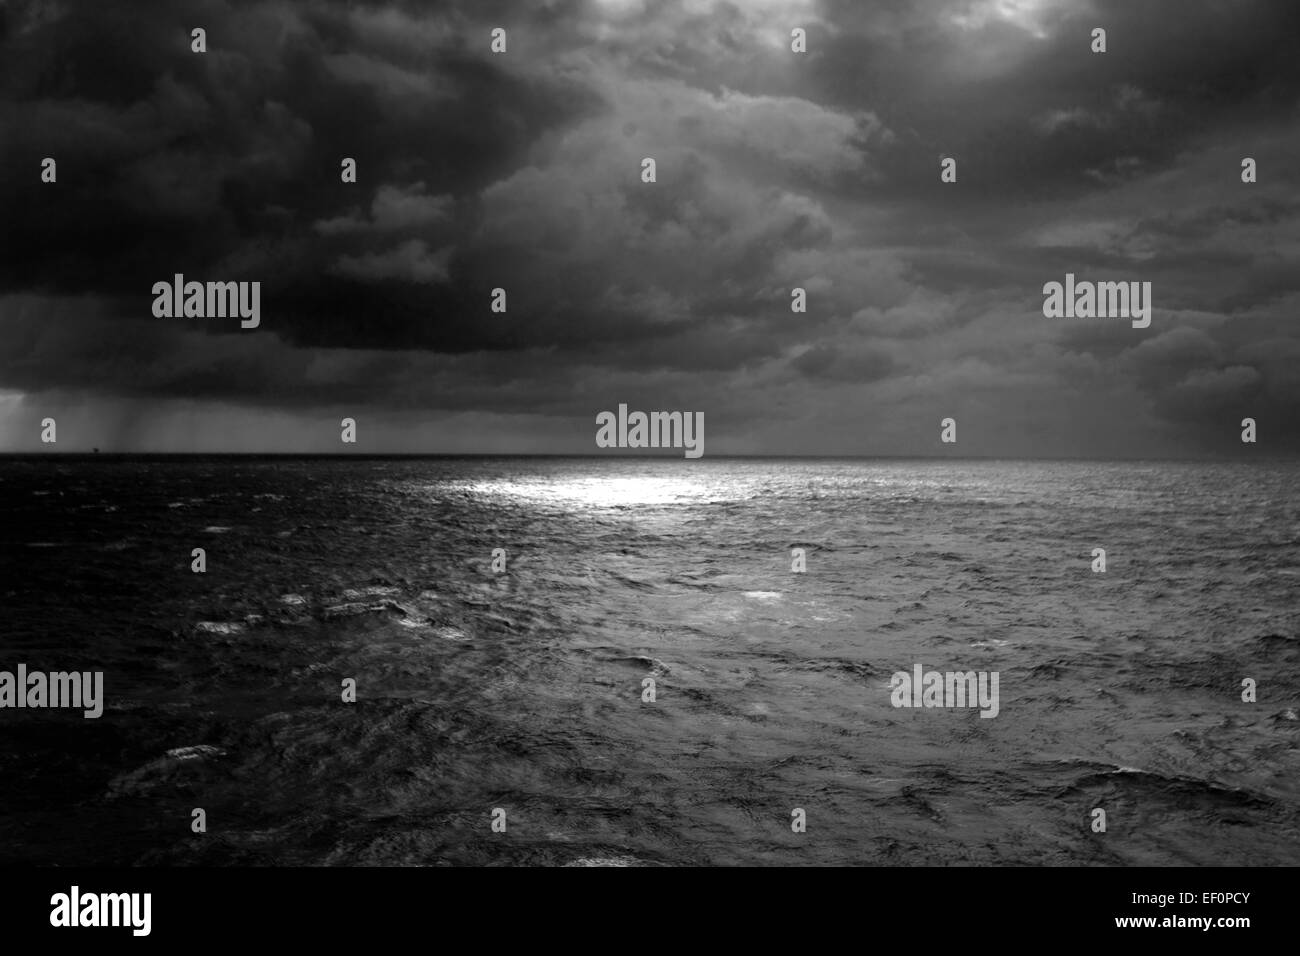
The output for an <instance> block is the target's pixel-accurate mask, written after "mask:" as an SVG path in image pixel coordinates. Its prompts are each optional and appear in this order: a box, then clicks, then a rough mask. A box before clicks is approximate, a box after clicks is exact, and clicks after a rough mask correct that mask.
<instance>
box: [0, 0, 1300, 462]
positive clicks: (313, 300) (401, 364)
mask: <svg viewBox="0 0 1300 956" xmlns="http://www.w3.org/2000/svg"><path fill="white" fill-rule="evenodd" d="M0 17H2V18H3V19H2V21H0V81H2V83H0V89H2V90H3V96H2V98H0V143H3V146H2V147H0V174H2V177H3V178H0V203H2V204H3V208H5V210H6V212H7V217H8V228H6V230H4V231H3V234H0V344H2V345H3V346H4V348H3V351H2V352H0V355H2V356H3V357H2V358H0V393H3V391H4V390H6V389H8V390H17V391H19V392H22V393H24V394H27V395H41V394H43V393H49V394H55V393H57V394H58V395H61V396H65V397H69V401H71V400H72V397H75V396H93V397H94V398H95V400H96V401H104V402H112V401H114V400H115V399H118V398H120V399H122V400H123V401H131V402H134V403H135V404H133V405H132V408H133V411H132V412H131V415H130V416H129V417H130V419H131V421H132V422H135V421H137V419H140V418H142V417H143V418H147V416H148V410H147V405H145V404H141V403H147V402H148V401H150V400H156V401H158V402H179V401H181V400H192V401H197V402H210V403H222V407H223V408H224V407H227V406H232V405H237V406H243V407H245V408H249V409H254V408H263V409H267V410H268V416H270V415H271V412H272V411H274V412H275V414H279V413H280V412H281V411H283V412H284V414H286V415H289V414H292V415H310V414H313V410H319V409H324V408H326V407H330V408H333V407H335V406H336V405H338V404H339V403H343V404H346V405H347V407H355V408H366V409H371V410H374V411H375V412H376V413H377V414H381V413H383V412H384V411H385V410H387V411H389V412H391V413H392V414H393V415H397V414H398V413H399V412H402V411H404V410H405V411H410V412H411V413H412V414H420V413H423V414H426V415H433V414H435V413H437V414H441V413H455V414H467V415H475V414H477V415H485V416H493V415H495V416H499V417H498V419H497V420H498V421H500V422H501V423H502V425H501V427H502V429H505V431H503V432H502V433H501V434H500V435H496V436H494V438H493V441H494V442H496V444H494V445H493V447H494V449H496V450H502V447H498V446H504V447H505V448H508V447H509V446H510V441H511V440H512V436H513V438H514V439H518V440H519V442H518V443H519V444H520V447H524V446H525V445H526V446H527V447H530V448H531V447H534V445H533V444H532V441H533V435H534V433H537V434H540V433H542V432H543V430H544V426H542V425H540V424H535V425H532V426H521V425H520V422H521V421H524V420H527V419H528V418H529V417H530V416H531V417H532V418H533V419H534V420H537V419H539V418H543V417H546V416H550V417H563V418H564V420H565V422H566V423H567V422H569V421H570V419H571V420H572V421H573V422H580V421H581V422H585V421H586V420H588V419H590V418H591V416H592V415H593V414H594V412H595V411H596V410H599V409H601V408H607V407H614V405H616V404H617V402H619V401H623V400H627V401H631V402H633V403H634V404H635V403H638V402H639V403H641V404H642V405H645V406H647V407H649V406H658V407H674V408H680V407H697V408H700V409H702V410H704V411H706V413H708V414H709V415H710V416H711V418H710V422H711V426H710V430H711V432H712V433H713V434H714V435H716V436H718V437H717V439H716V440H712V439H711V442H713V441H716V442H717V444H714V446H713V447H717V448H719V450H723V449H725V448H727V444H726V442H727V441H728V436H730V440H731V441H733V442H734V444H733V445H732V446H731V447H732V448H734V450H741V451H775V452H780V451H789V452H834V451H836V450H846V451H863V450H876V451H896V452H898V453H908V452H915V451H918V450H929V449H930V447H931V445H932V444H933V438H934V436H933V434H931V433H932V432H933V430H934V425H935V422H936V421H937V418H936V415H942V414H948V413H950V412H953V411H954V410H961V412H962V414H970V415H977V416H980V417H981V418H983V419H984V420H985V425H982V426H981V427H979V428H976V429H973V430H972V429H968V430H965V432H964V433H965V434H968V435H970V434H980V435H984V436H987V439H988V442H989V445H988V447H987V448H984V449H982V450H983V451H985V452H987V453H992V454H1033V453H1035V452H1036V451H1042V450H1043V449H1050V452H1051V453H1058V454H1059V453H1061V450H1062V449H1066V450H1069V449H1070V448H1071V446H1070V444H1069V441H1070V440H1069V439H1068V438H1067V437H1062V435H1061V433H1060V431H1059V429H1058V427H1057V426H1058V424H1059V421H1060V419H1061V416H1066V418H1067V419H1068V417H1069V410H1070V409H1071V408H1078V407H1081V406H1083V405H1086V406H1087V407H1088V408H1089V409H1090V411H1089V418H1088V426H1087V428H1086V429H1082V430H1081V431H1080V433H1079V439H1078V440H1079V445H1078V447H1077V449H1076V450H1078V451H1080V452H1083V453H1117V454H1130V453H1148V452H1154V453H1184V452H1186V453H1195V452H1197V451H1199V450H1204V449H1207V448H1221V447H1222V439H1223V436H1224V435H1225V434H1227V435H1229V436H1230V437H1231V430H1230V429H1226V428H1225V426H1224V425H1223V422H1224V421H1228V420H1230V419H1232V416H1233V415H1237V416H1238V417H1240V415H1242V414H1249V413H1251V410H1253V411H1254V412H1255V413H1257V414H1258V415H1259V416H1261V417H1262V419H1263V418H1267V419H1268V420H1269V423H1270V425H1269V432H1268V433H1269V434H1270V436H1273V437H1274V438H1275V440H1277V439H1284V440H1285V441H1287V442H1290V443H1291V447H1292V449H1295V448H1297V447H1300V434H1298V433H1297V426H1295V425H1293V424H1292V422H1293V421H1294V419H1295V414H1294V413H1295V410H1296V408H1297V406H1298V405H1300V394H1298V393H1297V376H1296V373H1295V372H1294V368H1295V363H1294V362H1293V361H1288V360H1284V359H1286V358H1291V357H1294V355H1295V354H1297V351H1298V350H1300V349H1298V347H1297V342H1298V341H1300V338H1298V337H1297V333H1296V332H1295V330H1294V322H1293V319H1294V311H1295V307H1296V304H1297V302H1298V301H1300V269H1297V265H1298V263H1297V261H1296V260H1297V255H1298V253H1300V228H1297V227H1298V225H1300V216H1297V213H1298V212H1300V203H1297V202H1296V199H1295V196H1296V195H1297V186H1300V173H1298V172H1297V171H1296V169H1295V167H1294V163H1293V161H1292V160H1293V157H1294V155H1295V154H1296V150H1297V148H1300V133H1297V131H1296V129H1297V128H1296V126H1295V122H1294V119H1295V115H1296V114H1295V109H1296V103H1297V102H1300V57H1297V56H1296V55H1295V54H1296V52H1297V46H1298V45H1300V44H1298V43H1297V40H1296V37H1297V36H1300V29H1298V28H1300V7H1296V6H1295V5H1294V4H1284V3H1267V2H1246V3H1240V4H1234V5H1218V4H1203V5H1202V4H1197V5H1188V4H1185V3H1179V2H1174V0H1155V2H1147V3H1141V4H1134V3H1128V2H1120V0H1105V2H1092V3H1082V2H1064V0H915V2H902V0H897V2H881V3H870V4H866V3H859V2H851V0H824V2H817V0H749V2H746V3H731V2H725V0H659V2H650V0H571V2H545V3H529V4H521V3H517V2H504V0H492V2H468V0H465V2H450V3H435V4H426V3H414V2H412V3H342V2H333V0H313V2H304V3H285V2H255V3H238V4H236V3H223V2H215V0H212V2H209V0H183V2H177V3H108V4H93V5H74V4H70V3H61V2H56V0H43V2H36V0H32V2H17V3H8V4H5V5H3V6H0ZM196 26H202V27H204V28H205V29H206V30H207V42H208V49H209V52H208V53H207V54H205V55H201V56H200V55H196V54H193V53H191V52H190V49H189V43H190V39H189V34H190V30H191V29H192V28H194V27H196ZM496 26H501V27H505V28H506V29H507V30H508V31H509V41H508V42H509V52H508V53H507V54H505V55H494V54H492V53H490V52H489V49H488V42H489V31H490V30H491V28H493V27H496ZM793 26H802V27H805V28H806V29H807V32H808V37H809V52H808V53H807V54H806V55H794V54H792V53H791V52H790V49H789V40H790V28H791V27H793ZM1094 26H1103V27H1105V28H1106V29H1107V31H1108V45H1109V51H1108V52H1107V53H1106V54H1105V55H1104V56H1097V55H1094V54H1092V53H1091V52H1090V51H1089V31H1090V30H1091V28H1092V27H1094ZM1247 155H1249V156H1253V157H1255V158H1256V159H1257V160H1258V162H1259V170H1260V182H1259V183H1257V184H1253V185H1244V184H1242V183H1241V182H1240V178H1239V174H1240V161H1241V158H1242V157H1243V156H1247ZM44 156H53V157H55V158H56V159H57V160H58V163H59V181H58V183H57V184H56V185H44V184H41V183H40V182H39V178H38V177H39V166H40V160H41V159H42V157H44ZM345 156H348V157H354V158H356V160H357V165H358V174H359V176H358V178H359V181H358V182H357V183H356V184H345V183H342V182H340V179H339V171H340V166H339V163H340V160H341V159H342V158H343V157H345ZM647 156H652V157H654V158H655V160H656V162H657V167H658V169H657V173H658V181H657V182H656V183H655V184H653V185H647V184H644V183H642V182H641V180H640V172H641V169H640V163H641V160H642V159H643V158H644V157H647ZM942 156H953V157H955V158H956V159H957V160H958V169H959V178H958V182H957V183H955V184H942V183H940V182H939V179H938V173H939V160H940V157H942ZM178 272H179V273H183V274H185V276H186V277H187V278H190V279H199V280H206V279H221V280H258V281H260V282H261V283H262V287H263V288H262V315H263V319H262V324H261V326H260V327H259V329H258V330H257V331H256V332H255V333H245V332H241V331H240V330H239V328H238V323H231V322H229V321H223V320H219V319H218V320H200V319H154V318H152V316H151V312H150V307H151V304H152V294H151V291H150V290H151V288H152V285H153V283H154V282H156V281H159V280H170V278H171V276H172V275H173V274H174V273H178ZM1067 272H1073V273H1075V274H1076V275H1078V276H1079V277H1080V278H1093V279H1106V280H1133V281H1150V282H1151V283H1152V285H1153V288H1154V299H1155V313H1154V319H1153V323H1152V326H1151V327H1150V328H1149V329H1145V330H1137V329H1132V328H1130V327H1129V326H1128V324H1127V323H1126V322H1114V321H1112V322H1106V321H1100V320H1099V321H1092V322H1089V321H1086V320H1084V321H1067V320H1048V319H1045V318H1043V316H1042V315H1041V305H1042V292H1041V290H1042V286H1043V284H1044V283H1045V282H1048V281H1054V280H1055V281H1059V280H1060V279H1062V278H1063V276H1064V274H1065V273H1067ZM795 286H798V287H801V288H804V289H806V290H807V294H808V303H809V307H808V311H807V312H806V313H792V312H791V311H790V290H791V289H792V288H793V287H795ZM495 288H504V289H505V290H506V293H507V296H508V312H507V313H506V314H504V315H502V314H496V313H493V312H492V311H491V310H490V301H491V296H492V291H493V289H495ZM1261 342H1267V343H1269V347H1268V348H1261V347H1260V343H1261ZM2 397H3V396H2V395H0V398H2ZM690 403H694V405H693V406H692V405H691V404H690ZM866 406H869V407H871V408H873V409H874V410H875V411H876V414H875V415H874V416H873V418H872V422H871V424H870V425H868V426H867V427H868V428H870V429H874V430H875V431H874V432H872V433H871V434H870V435H867V436H865V437H864V434H863V432H862V428H863V426H862V424H861V421H860V415H859V414H858V412H857V409H859V408H861V407H866ZM945 409H946V410H947V411H945ZM1243 410H1244V411H1243ZM158 414H159V415H162V414H163V413H162V412H161V411H160V412H159V413H158ZM168 414H170V413H168ZM222 414H225V413H224V412H223V413H222ZM773 414H776V415H779V416H781V419H780V420H779V421H775V422H774V421H770V420H767V418H766V416H770V415H773ZM240 415H241V416H242V415H243V413H242V412H241V413H240ZM180 420H181V419H177V418H175V416H173V417H172V418H171V419H168V421H170V422H171V424H169V425H168V426H167V427H166V428H162V427H161V426H160V427H159V428H158V429H154V430H153V431H149V430H148V429H147V428H145V429H144V430H143V431H141V432H140V434H141V435H146V434H147V435H155V436H156V435H162V436H167V437H164V438H159V439H157V440H162V441H170V440H172V438H171V436H173V435H175V434H176V433H177V431H178V430H180V429H181V428H182V426H181V425H179V424H177V422H178V421H180ZM299 420H300V419H294V421H299ZM302 420H305V419H302ZM394 420H396V419H394ZM932 420H933V421H932ZM994 420H996V422H997V423H996V424H995V423H994ZM1078 420H1081V419H1078ZM239 421H240V422H241V423H245V425H246V423H247V422H248V421H250V419H247V418H244V417H240V418H239ZM268 421H271V418H270V417H268ZM275 421H276V422H277V423H278V424H275V425H274V427H275V428H280V429H282V432H281V433H288V432H291V431H292V429H293V428H294V427H295V426H294V425H293V424H291V423H290V421H289V419H283V420H281V419H278V418H277V419H275ZM466 421H467V422H469V424H466V425H465V426H464V427H466V428H467V429H472V430H474V431H476V432H482V431H483V430H484V429H485V428H490V421H489V420H487V419H484V418H481V417H478V418H472V419H466ZM713 422H718V423H719V425H718V426H714V425H713V424H712V423H713ZM1198 422H1199V423H1200V425H1199V426H1198ZM485 423H486V424H485ZM1229 423H1231V422H1229ZM241 427H244V426H241ZM546 427H549V426H546ZM569 427H570V426H569V424H565V425H564V426H563V428H559V426H557V428H559V430H558V431H554V432H553V434H557V435H558V434H560V433H561V432H563V431H564V429H566V428H569ZM142 428H143V426H142ZM267 428H268V429H270V428H272V425H270V424H268V426H267ZM573 428H574V429H575V430H579V431H584V433H585V428H586V426H585V424H584V425H583V428H582V429H578V428H577V426H576V425H575V426H573ZM718 428H720V429H721V430H716V429H718ZM510 429H514V431H510ZM6 434H7V433H6ZM268 434H269V432H268ZM548 434H550V433H548ZM524 439H528V441H524ZM141 440H143V439H141ZM396 447H405V446H402V445H400V444H399V445H398V446H396ZM1275 447H1276V446H1275ZM575 448H576V450H588V447H587V446H586V445H580V446H575ZM555 450H563V449H561V448H556V449H555ZM972 451H974V449H972Z"/></svg>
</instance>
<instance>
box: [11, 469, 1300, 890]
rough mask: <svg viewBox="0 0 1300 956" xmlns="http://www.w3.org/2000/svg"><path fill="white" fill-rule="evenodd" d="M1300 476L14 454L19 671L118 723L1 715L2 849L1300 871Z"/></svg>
mask: <svg viewBox="0 0 1300 956" xmlns="http://www.w3.org/2000/svg"><path fill="white" fill-rule="evenodd" d="M1298 478H1300V467H1297V466H1296V465H1293V464H1258V465H1233V464H1179V463H1114V464H1109V463H1104V464H1085V463H1069V462H1059V463H1053V462H1035V463H1030V462H975V461H971V462H960V461H953V462H947V461H788V460H718V459H702V460H699V461H684V460H680V459H674V460H628V459H622V460H619V459H603V460H591V459H431V460H430V459H390V460H382V459H379V460H339V459H316V460H312V459H280V460H275V459H239V458H234V459H220V458H209V459H204V458H198V459H177V460H159V459H153V460H148V459H108V458H100V459H75V458H74V459H59V460H51V459H43V460H37V459H10V460H5V461H0V509H2V511H3V514H2V516H0V519H2V520H0V546H2V548H3V550H2V552H0V553H2V556H3V557H2V563H0V571H2V572H3V574H2V578H0V594H2V595H3V604H2V615H0V669H8V670H13V669H14V668H15V666H16V665H17V664H18V663H20V662H21V663H26V664H27V665H28V668H29V669H43V670H66V669H77V670H103V671H104V672H105V696H106V707H105V711H104V715H103V717H102V718H100V719H98V720H86V719H83V718H82V717H81V716H80V712H79V711H78V712H69V711H50V710H45V711H36V710H21V711H20V710H3V711H0V741H2V742H0V862H7V863H13V862H32V863H42V864H52V863H58V864H65V865H72V864H111V865H118V864H132V863H160V864H326V865H352V864H402V865H441V864H554V865H564V864H592V863H611V864H620V863H625V864H633V863H644V864H703V863H709V864H795V865H807V864H988V863H1014V864H1086V865H1117V864H1300V749H1297V748H1298V745H1300V720H1297V710H1298V709H1300V603H1298V602H1297V597H1298V596H1300V524H1298V522H1297V519H1298V517H1300V496H1298V495H1297V487H1298V485H1300V482H1298V481H1297V479H1298ZM196 547H202V548H204V549H206V552H207V562H208V571H207V573H206V574H194V573H192V572H191V571H190V562H191V557H190V553H191V550H192V549H193V548H196ZM498 547H499V548H504V549H505V550H506V552H507V557H506V560H507V570H506V573H504V574H496V573H493V570H492V568H491V561H492V550H493V549H494V548H498ZM792 547H803V548H806V549H807V562H808V569H807V573H804V574H796V573H791V570H790V566H791V558H790V549H791V548H792ZM1095 547H1103V548H1105V549H1106V552H1107V564H1108V570H1107V572H1106V573H1105V574H1094V573H1093V572H1092V571H1091V569H1090V565H1091V562H1092V556H1091V552H1092V549H1093V548H1095ZM917 663H920V664H922V665H924V666H925V667H926V668H927V669H930V668H933V669H938V670H968V669H973V670H986V671H997V672H998V673H999V674H1000V697H1001V700H1000V713H999V714H998V716H997V717H996V718H993V719H983V718H980V717H979V712H978V710H975V709H964V710H959V709H895V708H894V707H892V706H891V704H890V687H889V680H890V675H891V674H892V673H893V672H894V671H897V670H908V671H910V670H911V668H912V666H913V665H914V664H917ZM647 676H650V677H653V678H654V679H655V681H656V684H657V700H656V701H655V702H654V703H643V702H642V700H641V689H642V684H641V682H642V679H643V678H645V677H647ZM346 677H352V678H355V679H356V681H357V685H358V700H357V702H356V703H355V704H345V703H342V702H341V700H340V695H341V686H340V685H341V681H342V680H343V679H344V678H346ZM1245 677H1250V678H1253V679H1254V680H1256V681H1257V682H1258V698H1259V699H1258V702H1257V703H1253V704H1250V703H1243V702H1242V700H1241V681H1242V679H1243V678H1245ZM177 748H199V749H197V750H190V751H182V752H180V753H177V754H173V755H171V756H168V752H169V751H175V750H177ZM195 807H202V808H203V809H204V810H205V811H206V814H207V821H208V832H207V833H206V834H203V835H198V834H194V833H191V832H190V820H191V810H192V809H193V808H195ZM496 807H500V808H503V809H505V811H506V820H507V830H506V832H505V833H493V832H492V830H491V827H490V814H491V811H492V809H493V808H496ZM796 807H799V808H803V809H804V810H805V811H806V813H807V820H808V829H807V832H806V833H802V834H799V833H793V832H792V831H791V827H790V820H791V816H790V813H791V810H792V809H793V808H796ZM1096 807H1101V808H1104V809H1105V810H1106V814H1107V824H1108V826H1107V832H1105V833H1093V832H1092V831H1091V829H1090V823H1091V816H1090V814H1091V811H1092V810H1093V808H1096Z"/></svg>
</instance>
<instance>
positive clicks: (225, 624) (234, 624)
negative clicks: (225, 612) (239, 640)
mask: <svg viewBox="0 0 1300 956" xmlns="http://www.w3.org/2000/svg"><path fill="white" fill-rule="evenodd" d="M194 628H195V630H199V631H203V632H204V633H206V634H242V633H243V631H244V625H243V624H240V623H239V622H238V621H199V623H198V624H195V625H194Z"/></svg>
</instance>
